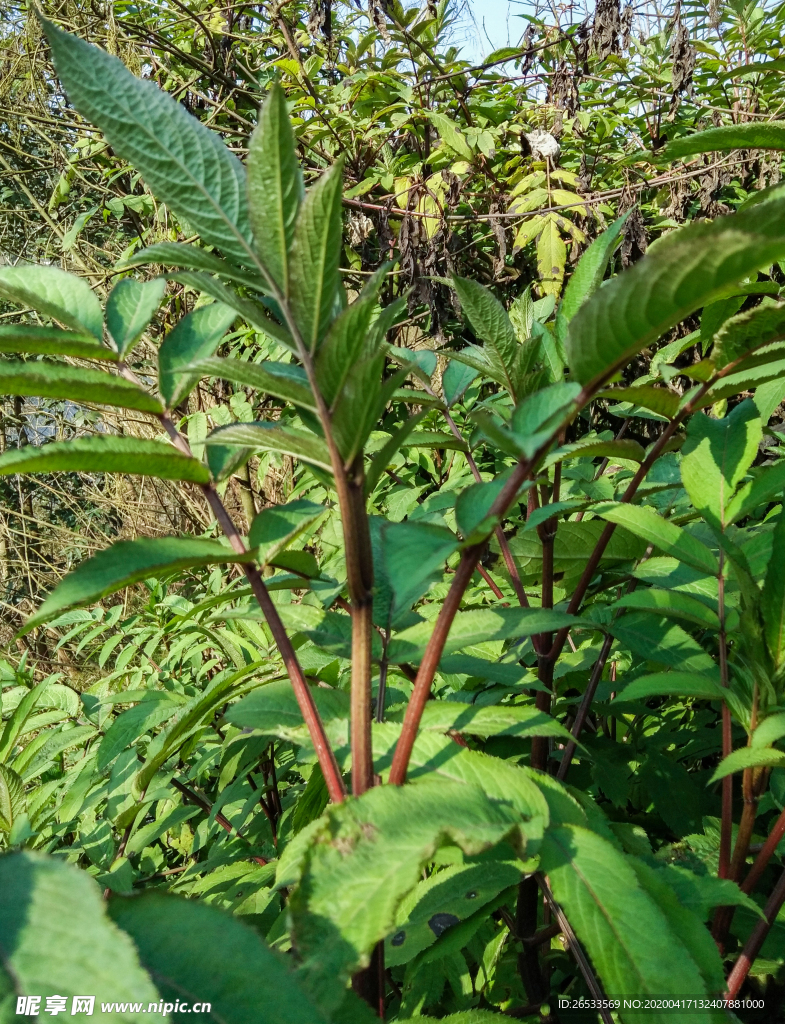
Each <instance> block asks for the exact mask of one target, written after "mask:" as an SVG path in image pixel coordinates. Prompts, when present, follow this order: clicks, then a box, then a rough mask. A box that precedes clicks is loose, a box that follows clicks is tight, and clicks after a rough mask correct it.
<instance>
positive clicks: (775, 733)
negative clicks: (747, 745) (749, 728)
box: [752, 711, 785, 748]
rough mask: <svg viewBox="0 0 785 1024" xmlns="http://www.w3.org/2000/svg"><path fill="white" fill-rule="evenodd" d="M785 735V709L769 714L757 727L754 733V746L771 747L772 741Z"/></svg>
mask: <svg viewBox="0 0 785 1024" xmlns="http://www.w3.org/2000/svg"><path fill="white" fill-rule="evenodd" d="M783 736H785V711H780V712H779V713H777V714H774V715H768V716H767V717H766V718H764V719H763V721H762V722H761V723H760V724H759V725H758V726H757V727H756V728H755V731H754V732H753V734H752V746H753V747H755V748H760V747H770V746H771V745H772V743H775V742H776V741H777V740H779V739H782V737H783Z"/></svg>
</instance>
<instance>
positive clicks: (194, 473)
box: [0, 434, 210, 484]
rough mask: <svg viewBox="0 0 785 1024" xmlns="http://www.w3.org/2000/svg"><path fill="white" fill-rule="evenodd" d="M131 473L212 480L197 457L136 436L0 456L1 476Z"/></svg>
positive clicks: (77, 440) (105, 437)
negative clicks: (57, 473) (15, 474)
mask: <svg viewBox="0 0 785 1024" xmlns="http://www.w3.org/2000/svg"><path fill="white" fill-rule="evenodd" d="M54 472H82V473H132V474H139V475H140V476H155V477H158V478H159V479H161V480H191V481H192V482H193V483H198V484H206V483H209V480H210V474H209V473H208V472H207V469H206V467H205V466H203V465H202V463H201V462H197V460H196V459H192V458H190V457H188V456H187V455H182V454H181V453H180V452H178V451H177V449H176V448H173V447H172V446H171V445H169V444H166V443H165V442H164V443H162V442H160V441H145V440H142V439H141V438H136V437H113V436H111V435H109V434H96V435H95V436H94V437H78V438H75V439H74V440H73V441H55V442H53V443H52V444H46V445H43V446H41V447H35V446H33V445H25V447H23V448H10V449H8V450H7V451H6V452H5V453H4V454H3V455H0V476H5V475H7V474H9V473H54Z"/></svg>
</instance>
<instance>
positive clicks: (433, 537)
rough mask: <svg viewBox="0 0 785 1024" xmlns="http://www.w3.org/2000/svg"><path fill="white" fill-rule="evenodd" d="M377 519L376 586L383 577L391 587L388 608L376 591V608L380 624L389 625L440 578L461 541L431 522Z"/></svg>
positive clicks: (388, 588)
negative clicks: (377, 563)
mask: <svg viewBox="0 0 785 1024" xmlns="http://www.w3.org/2000/svg"><path fill="white" fill-rule="evenodd" d="M374 522H375V523H376V524H377V525H378V526H379V551H378V555H377V556H376V557H377V558H378V561H379V563H380V564H379V567H378V572H379V577H380V578H379V580H377V588H378V586H379V585H380V583H381V580H382V578H383V580H384V582H385V584H386V587H387V590H388V601H387V602H385V604H386V607H385V608H382V607H381V606H380V601H379V597H380V595H379V593H378V590H377V600H376V601H375V602H374V611H375V615H376V620H377V622H378V623H379V625H381V626H384V627H385V628H387V627H388V626H389V624H390V623H392V622H394V621H395V620H396V619H397V617H398V616H399V615H400V614H401V613H402V612H406V611H408V610H409V608H411V606H412V605H413V604H414V602H415V601H418V600H419V599H420V598H421V597H422V596H423V594H424V593H425V592H426V591H427V590H428V587H429V586H430V585H431V583H432V582H433V581H434V580H435V579H439V578H441V575H442V573H443V571H444V564H445V562H446V561H447V559H448V558H449V556H450V555H451V554H452V553H453V551H455V549H456V548H457V547H458V541H457V540H456V538H455V537H454V536H453V534H452V533H451V532H450V531H449V530H447V529H445V528H444V527H442V526H436V525H434V524H431V523H418V522H404V523H389V522H388V523H384V522H382V521H380V520H378V519H376V518H374Z"/></svg>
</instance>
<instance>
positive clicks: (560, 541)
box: [491, 519, 646, 588]
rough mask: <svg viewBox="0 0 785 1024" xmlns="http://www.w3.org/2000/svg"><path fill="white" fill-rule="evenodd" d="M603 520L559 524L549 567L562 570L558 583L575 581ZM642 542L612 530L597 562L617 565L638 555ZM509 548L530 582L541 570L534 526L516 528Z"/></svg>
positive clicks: (494, 545)
mask: <svg viewBox="0 0 785 1024" xmlns="http://www.w3.org/2000/svg"><path fill="white" fill-rule="evenodd" d="M604 529H605V524H604V523H603V522H602V520H600V519H584V520H583V521H582V522H578V523H576V522H565V523H561V524H560V525H559V530H558V532H557V534H556V539H555V541H554V545H553V569H554V572H556V573H562V574H563V575H562V580H561V584H560V585H561V586H562V587H565V588H566V587H569V586H570V585H571V584H572V583H573V582H577V578H578V577H580V575H581V573H582V572H583V570H584V569H585V568H586V561H587V560H588V558H589V557H590V556H591V553H592V551H593V550H594V548H595V546H596V544H597V541H598V540H599V538H600V534H601V533H602V532H603V530H604ZM491 550H492V551H495V552H498V550H499V549H498V544H497V542H496V541H495V540H494V538H491ZM645 550H646V544H645V542H644V541H642V540H640V539H639V538H638V537H636V536H634V535H633V534H631V533H628V532H627V531H625V530H615V531H614V533H613V536H612V537H611V539H610V542H609V544H608V546H607V547H606V549H605V552H604V554H603V556H602V558H601V560H600V566H613V567H618V566H620V565H624V564H625V563H629V562H633V561H636V560H637V559H639V558H640V557H641V556H642V555H643V553H644V551H645ZM510 551H511V552H512V555H513V558H514V560H515V564H516V565H517V567H518V571H519V572H520V574H521V577H522V579H523V580H524V582H526V581H531V582H534V581H536V580H539V579H540V578H541V574H542V544H541V543H540V539H539V537H538V536H537V533H536V532H535V531H534V530H529V531H526V530H525V529H524V530H519V531H518V533H517V534H516V535H515V536H514V537H512V538H511V539H510Z"/></svg>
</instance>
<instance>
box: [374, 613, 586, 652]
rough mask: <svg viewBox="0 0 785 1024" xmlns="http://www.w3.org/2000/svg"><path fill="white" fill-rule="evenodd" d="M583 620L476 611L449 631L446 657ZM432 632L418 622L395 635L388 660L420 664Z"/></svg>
mask: <svg viewBox="0 0 785 1024" xmlns="http://www.w3.org/2000/svg"><path fill="white" fill-rule="evenodd" d="M582 624H583V623H582V622H581V620H580V619H577V618H575V617H574V616H573V615H566V614H565V613H564V612H558V611H554V610H552V609H549V608H477V609H472V610H470V611H465V612H458V613H457V615H456V616H455V619H454V621H453V624H452V628H451V629H450V634H449V636H448V638H447V643H446V644H445V647H444V653H445V654H452V653H453V652H454V651H459V650H461V649H462V648H464V647H468V646H470V645H471V644H478V643H482V642H483V641H484V640H507V639H509V638H510V637H516V638H519V637H524V636H535V635H536V634H537V633H552V632H555V631H556V630H559V629H562V628H563V627H564V626H578V625H582ZM432 631H433V623H431V622H427V621H426V622H418V623H417V625H416V626H410V627H409V628H408V629H405V630H403V631H402V632H400V633H398V634H396V636H394V637H393V639H392V640H391V641H390V646H389V649H388V658H389V660H390V661H391V662H392V663H393V664H397V663H398V662H412V661H413V662H418V661H419V660H420V658H421V657H422V654H423V651H424V650H425V646H426V644H427V643H428V640H429V639H430V636H431V633H432Z"/></svg>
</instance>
